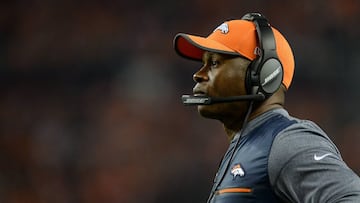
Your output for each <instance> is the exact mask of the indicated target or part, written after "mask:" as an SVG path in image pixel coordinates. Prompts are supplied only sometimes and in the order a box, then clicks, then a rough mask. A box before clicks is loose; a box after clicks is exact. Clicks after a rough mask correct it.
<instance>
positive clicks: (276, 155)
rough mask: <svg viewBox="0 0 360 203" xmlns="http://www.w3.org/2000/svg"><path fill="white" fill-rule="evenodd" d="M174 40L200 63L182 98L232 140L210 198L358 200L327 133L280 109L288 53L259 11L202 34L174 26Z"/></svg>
mask: <svg viewBox="0 0 360 203" xmlns="http://www.w3.org/2000/svg"><path fill="white" fill-rule="evenodd" d="M174 47H175V50H176V52H177V53H178V54H179V55H180V56H183V57H185V58H188V59H193V60H198V61H202V63H203V65H202V67H201V68H200V70H198V71H197V72H196V73H195V74H194V76H193V79H194V81H195V82H196V85H195V87H194V89H193V95H191V96H189V95H184V96H183V103H184V104H187V105H198V111H199V113H200V114H201V115H202V116H204V117H206V118H211V119H217V120H219V121H221V122H222V123H223V125H224V128H225V131H226V134H227V136H228V138H229V140H230V146H229V148H228V150H227V152H226V154H225V155H224V157H223V160H222V161H221V164H220V167H219V170H218V173H217V174H216V176H215V179H214V185H213V188H212V191H211V194H210V197H209V200H208V202H211V203H234V202H267V203H268V202H301V203H304V202H305V203H306V202H314V203H319V202H328V203H329V202H360V180H359V177H358V176H357V175H356V174H355V173H354V172H353V171H352V170H351V169H350V168H349V167H348V166H347V165H346V164H345V163H344V161H343V160H342V158H341V155H340V153H339V151H338V149H337V148H336V146H335V145H334V143H333V142H332V141H331V140H330V139H329V137H328V136H327V135H326V133H325V132H323V131H322V130H321V129H320V128H319V127H318V126H317V125H316V124H314V123H313V122H311V121H307V120H300V119H297V118H294V117H291V116H290V115H289V114H288V112H287V111H286V110H285V109H284V98H285V92H286V91H287V90H288V89H289V87H290V84H291V81H292V78H293V73H294V57H293V53H292V50H291V48H290V46H289V44H288V42H287V40H286V39H285V38H284V36H283V35H282V34H281V33H280V32H279V31H278V30H276V29H275V28H273V27H271V26H270V25H269V23H268V22H267V20H266V18H265V17H264V16H262V15H261V14H259V13H250V14H246V15H245V16H244V17H243V18H242V19H240V20H231V21H227V22H224V23H223V24H221V25H220V26H218V27H217V28H216V29H215V30H214V31H213V32H212V33H211V34H210V35H209V36H208V37H206V38H205V37H200V36H194V35H188V34H183V33H180V34H177V35H176V36H175V39H174Z"/></svg>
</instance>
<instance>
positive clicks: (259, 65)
mask: <svg viewBox="0 0 360 203" xmlns="http://www.w3.org/2000/svg"><path fill="white" fill-rule="evenodd" d="M241 19H242V20H248V21H252V22H254V24H255V27H256V33H257V39H258V43H259V47H257V48H256V50H255V52H256V54H257V58H256V59H254V60H253V61H252V62H251V63H250V65H249V67H248V69H247V73H246V78H245V86H246V90H247V92H248V94H263V95H264V96H265V99H266V98H269V97H270V96H271V95H273V94H274V93H275V92H276V91H277V90H278V89H279V87H280V85H281V83H282V80H283V75H284V73H283V67H282V64H281V62H280V60H279V57H278V55H277V53H276V42H275V37H274V33H273V31H272V29H271V26H270V24H269V22H268V20H267V19H266V18H265V16H263V15H262V14H260V13H248V14H246V15H244V16H243V17H242V18H241Z"/></svg>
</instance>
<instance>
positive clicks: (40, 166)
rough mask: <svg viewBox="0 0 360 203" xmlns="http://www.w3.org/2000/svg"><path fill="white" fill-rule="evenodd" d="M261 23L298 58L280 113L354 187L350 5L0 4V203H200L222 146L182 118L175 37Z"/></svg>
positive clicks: (355, 59) (215, 126)
mask: <svg viewBox="0 0 360 203" xmlns="http://www.w3.org/2000/svg"><path fill="white" fill-rule="evenodd" d="M254 11H259V12H262V13H263V14H265V16H267V17H268V18H269V20H270V22H271V23H272V25H273V26H274V27H276V28H277V29H279V30H280V32H282V33H283V35H284V36H285V37H286V38H287V39H288V41H289V43H290V44H291V45H292V48H293V51H294V54H295V61H296V70H295V78H294V80H293V84H292V86H291V88H290V90H289V92H288V97H287V101H286V102H287V103H286V105H287V108H288V110H289V112H290V113H291V114H292V115H294V116H297V117H300V118H305V119H311V120H313V121H315V122H317V123H318V124H319V125H320V126H321V127H322V128H323V129H324V130H325V131H326V132H327V133H328V134H329V136H330V137H331V138H332V139H333V141H334V142H335V143H336V144H337V146H338V147H339V149H340V151H341V152H342V156H343V158H344V160H345V161H346V162H347V163H348V165H349V166H350V167H351V168H352V169H353V170H354V171H355V172H356V173H357V174H360V159H359V158H358V155H359V154H360V147H359V143H360V116H359V113H360V109H359V105H358V104H359V103H360V91H359V89H358V88H359V86H360V80H359V79H358V78H357V75H360V48H359V47H360V40H359V36H360V27H359V26H358V20H359V19H360V2H359V1H357V0H319V1H313V0H305V1H281V0H252V1H243V0H224V1H213V0H195V1H194V0H193V1H190V0H182V1H166V0H153V1H145V0H134V1H130V0H125V1H124V0H123V1H115V0H103V1H100V0H90V1H66V0H62V1H60V0H51V1H46V0H32V1H31V0H30V1H24V0H23V1H5V0H4V1H1V2H0V84H1V85H0V94H1V95H0V202H4V203H50V202H51V203H57V202H59V203H60V202H61V203H64V202H67V203H104V202H106V203H138V202H146V203H163V202H172V203H180V202H181V203H183V202H205V201H206V199H207V196H208V193H209V191H210V187H211V184H212V179H213V176H214V174H215V172H216V169H217V166H218V163H219V161H220V159H221V156H222V154H223V153H224V151H225V149H226V147H227V138H226V135H225V133H224V132H223V129H222V126H221V124H220V123H219V122H217V121H213V120H206V119H203V118H201V117H200V116H199V115H198V114H197V112H196V109H195V108H193V107H184V106H183V105H182V104H181V101H180V96H181V95H182V94H185V93H190V92H191V91H192V86H193V85H194V83H193V81H192V74H193V73H194V72H195V71H196V69H197V68H198V67H200V64H199V63H196V62H192V61H187V60H185V59H182V58H180V57H179V56H177V55H176V53H175V52H174V50H173V47H172V40H173V37H174V36H175V34H176V33H178V32H186V33H192V34H199V35H203V36H206V35H208V34H209V33H210V32H211V31H212V30H213V29H214V28H215V27H216V26H217V25H219V24H221V23H222V22H223V21H225V20H228V19H234V18H240V17H241V16H243V15H244V14H245V13H248V12H254Z"/></svg>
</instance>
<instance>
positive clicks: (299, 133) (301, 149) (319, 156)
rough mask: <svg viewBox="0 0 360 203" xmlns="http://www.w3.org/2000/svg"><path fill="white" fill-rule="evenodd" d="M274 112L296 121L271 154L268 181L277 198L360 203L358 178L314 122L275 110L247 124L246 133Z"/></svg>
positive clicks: (280, 136)
mask: <svg viewBox="0 0 360 203" xmlns="http://www.w3.org/2000/svg"><path fill="white" fill-rule="evenodd" d="M274 113H275V114H277V113H280V114H282V115H284V116H286V117H288V118H289V119H291V120H296V123H295V124H293V125H290V126H289V127H287V128H285V129H284V130H283V131H281V132H280V133H279V134H278V135H277V136H276V138H275V140H274V142H273V145H272V148H271V151H270V155H269V162H268V172H269V179H270V184H271V185H272V187H273V189H274V191H275V193H276V194H277V196H278V197H280V198H281V199H282V200H283V201H285V202H301V203H310V202H312V203H322V202H327V203H331V202H357V203H360V179H359V176H358V175H356V174H355V173H354V172H353V171H352V170H351V169H350V168H349V167H348V166H347V165H346V163H345V162H344V161H343V160H342V158H341V155H340V152H339V150H338V149H337V148H336V146H335V144H334V143H333V142H332V141H331V140H330V138H329V137H328V136H327V135H326V133H325V132H324V131H322V130H321V129H320V128H319V127H318V126H317V125H316V124H314V123H313V122H311V121H308V120H300V119H297V118H294V117H291V116H289V114H288V112H287V111H286V110H284V109H275V110H271V111H269V112H266V113H264V114H263V115H261V116H259V117H257V118H256V119H254V120H252V121H251V122H249V125H248V126H247V127H246V129H245V132H246V131H248V130H251V129H253V128H255V127H256V126H258V125H259V124H261V123H262V122H263V121H265V120H267V118H268V117H269V116H271V115H273V114H274ZM359 133H360V132H359ZM245 134H246V133H245Z"/></svg>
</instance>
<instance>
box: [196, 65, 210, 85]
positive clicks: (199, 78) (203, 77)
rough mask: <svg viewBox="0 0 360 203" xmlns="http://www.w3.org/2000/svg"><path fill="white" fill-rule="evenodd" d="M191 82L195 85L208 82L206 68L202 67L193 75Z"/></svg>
mask: <svg viewBox="0 0 360 203" xmlns="http://www.w3.org/2000/svg"><path fill="white" fill-rule="evenodd" d="M193 80H194V81H195V82H197V83H201V82H204V81H208V80H209V76H208V71H207V70H206V67H202V68H201V69H200V70H199V71H198V72H196V73H195V74H194V75H193Z"/></svg>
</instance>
